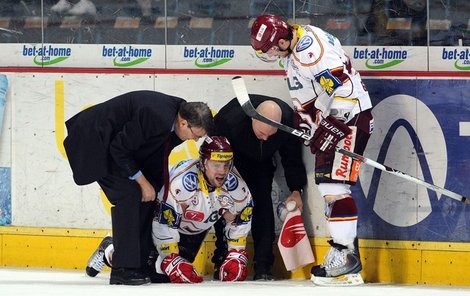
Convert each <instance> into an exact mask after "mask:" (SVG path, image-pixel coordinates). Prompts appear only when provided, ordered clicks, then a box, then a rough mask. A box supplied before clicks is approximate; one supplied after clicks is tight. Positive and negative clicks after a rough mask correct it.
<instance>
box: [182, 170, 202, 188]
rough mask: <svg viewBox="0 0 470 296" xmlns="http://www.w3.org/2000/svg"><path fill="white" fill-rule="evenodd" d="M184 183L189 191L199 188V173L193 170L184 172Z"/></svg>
mask: <svg viewBox="0 0 470 296" xmlns="http://www.w3.org/2000/svg"><path fill="white" fill-rule="evenodd" d="M181 182H182V183H183V187H184V189H186V190H187V191H189V192H191V191H195V190H196V189H197V182H198V181H197V175H196V173H193V172H188V173H186V174H184V176H183V179H182V181H181Z"/></svg>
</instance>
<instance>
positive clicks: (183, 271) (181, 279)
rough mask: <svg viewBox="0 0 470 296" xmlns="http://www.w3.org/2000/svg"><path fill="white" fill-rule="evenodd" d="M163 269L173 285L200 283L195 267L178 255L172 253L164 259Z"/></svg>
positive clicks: (200, 279)
mask: <svg viewBox="0 0 470 296" xmlns="http://www.w3.org/2000/svg"><path fill="white" fill-rule="evenodd" d="M161 269H162V270H163V271H164V272H165V274H166V275H167V276H168V277H169V278H170V280H171V282H172V283H179V284H182V283H189V284H192V283H200V282H202V276H200V275H199V274H198V273H197V271H196V269H195V268H194V266H193V265H192V264H191V263H190V262H189V261H188V260H186V259H184V258H183V257H181V256H180V255H178V254H176V253H171V254H170V255H168V256H166V257H165V258H164V259H163V262H162V265H161Z"/></svg>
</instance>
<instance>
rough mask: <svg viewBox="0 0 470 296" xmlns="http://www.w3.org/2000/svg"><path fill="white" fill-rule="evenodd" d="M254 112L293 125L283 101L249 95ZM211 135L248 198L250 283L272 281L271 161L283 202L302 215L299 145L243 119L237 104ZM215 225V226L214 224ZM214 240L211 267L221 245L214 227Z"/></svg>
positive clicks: (221, 251) (222, 112) (220, 116)
mask: <svg viewBox="0 0 470 296" xmlns="http://www.w3.org/2000/svg"><path fill="white" fill-rule="evenodd" d="M250 100H251V103H252V104H253V106H254V107H255V108H256V109H257V111H258V112H259V113H260V114H262V115H264V116H265V117H268V118H269V119H272V120H275V121H278V122H279V121H280V122H282V123H283V124H285V125H288V126H292V125H293V118H294V117H293V116H294V113H293V110H292V108H291V107H290V106H289V105H288V104H287V103H286V102H284V101H282V100H280V99H277V98H272V97H267V96H261V95H250ZM214 123H215V126H216V133H217V134H218V135H221V136H225V137H226V138H227V139H228V140H229V141H230V144H231V146H232V148H233V151H234V155H235V156H234V166H235V167H236V168H237V170H238V171H239V172H240V174H241V176H242V178H243V179H244V180H245V181H246V183H247V185H248V188H249V189H250V191H251V194H252V196H253V203H254V208H253V220H252V226H251V234H252V237H253V245H254V251H255V254H254V271H255V276H254V280H273V279H274V277H273V274H272V271H271V269H272V264H273V262H274V254H273V243H274V239H275V233H274V212H273V205H272V198H271V191H272V183H273V178H274V171H275V170H276V167H275V166H274V161H273V157H274V154H275V153H276V152H279V155H280V157H281V163H282V166H283V168H284V173H285V178H286V183H287V186H288V187H289V190H290V191H291V194H290V195H289V196H288V197H287V199H286V201H289V200H294V201H295V202H296V204H297V206H298V207H299V209H300V210H302V199H301V194H302V192H303V187H304V186H305V185H306V183H307V174H306V170H305V166H304V164H303V162H302V143H301V142H300V141H299V140H298V138H296V137H295V136H293V135H290V134H288V133H284V132H277V128H275V127H272V126H270V125H267V124H265V123H263V122H261V121H258V120H254V119H252V118H250V117H249V116H248V115H246V114H245V112H244V111H243V109H242V107H241V106H240V104H239V103H238V101H237V99H233V100H231V101H230V102H229V103H228V104H226V105H225V106H224V107H222V108H221V109H220V111H219V112H218V113H217V114H216V115H215V117H214ZM220 223H221V222H219V224H220ZM216 234H217V237H218V240H217V242H216V247H217V250H216V252H215V254H214V257H213V261H214V263H215V266H216V268H217V266H220V262H219V261H220V259H221V258H225V255H224V253H225V250H224V244H223V243H222V241H221V240H220V225H217V226H216Z"/></svg>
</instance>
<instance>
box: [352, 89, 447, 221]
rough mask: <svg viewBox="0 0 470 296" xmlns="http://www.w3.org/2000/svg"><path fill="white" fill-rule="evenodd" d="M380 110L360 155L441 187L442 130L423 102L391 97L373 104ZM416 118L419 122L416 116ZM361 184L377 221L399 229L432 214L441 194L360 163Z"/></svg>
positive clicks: (444, 158) (444, 168)
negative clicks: (434, 202)
mask: <svg viewBox="0 0 470 296" xmlns="http://www.w3.org/2000/svg"><path fill="white" fill-rule="evenodd" d="M374 114H380V116H378V117H377V120H375V121H374V132H373V133H372V135H371V138H370V140H369V142H368V144H367V150H366V152H365V153H364V154H365V155H367V157H368V158H370V159H373V160H377V162H379V163H384V164H387V165H388V166H390V167H392V168H395V169H397V170H400V171H403V172H405V173H407V174H409V175H412V176H414V177H417V178H419V179H421V180H424V181H427V182H428V183H432V184H435V185H437V186H440V187H444V184H445V181H446V175H447V148H446V143H445V138H444V134H443V132H442V128H441V126H440V124H439V122H438V120H437V119H436V117H435V116H434V114H433V112H432V111H431V110H430V109H429V108H428V106H426V105H425V104H424V103H423V102H421V101H420V100H418V99H417V98H415V97H412V96H409V95H404V94H400V95H394V96H390V97H388V98H386V99H384V100H382V101H381V102H380V103H379V104H377V105H376V106H375V107H374ZM417 119H418V120H417ZM360 180H361V182H360V184H361V187H362V191H363V192H364V195H365V197H366V198H367V200H368V203H369V202H371V203H372V204H373V209H371V210H373V211H374V212H375V213H376V214H377V215H378V216H379V217H380V218H381V219H383V220H384V221H386V222H387V223H390V224H392V225H394V226H398V227H408V226H412V225H415V224H418V223H419V222H421V221H422V220H424V219H425V218H426V217H428V216H429V215H430V214H431V212H432V204H431V203H432V201H434V200H435V199H436V197H437V199H440V197H441V196H440V195H439V194H436V193H435V192H433V191H428V190H427V189H426V188H425V187H422V186H419V185H417V184H415V183H413V182H410V181H407V180H405V179H402V178H399V177H397V176H393V175H390V174H387V173H385V172H381V171H379V170H376V169H374V168H372V167H370V166H367V165H364V166H362V169H361V172H360Z"/></svg>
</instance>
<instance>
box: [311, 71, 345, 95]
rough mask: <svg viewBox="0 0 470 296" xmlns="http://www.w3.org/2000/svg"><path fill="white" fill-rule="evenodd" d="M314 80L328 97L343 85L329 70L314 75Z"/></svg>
mask: <svg viewBox="0 0 470 296" xmlns="http://www.w3.org/2000/svg"><path fill="white" fill-rule="evenodd" d="M315 80H316V81H317V82H318V83H320V85H321V87H322V88H323V89H324V90H325V91H326V93H327V94H328V95H330V96H331V95H332V94H333V92H334V91H335V89H336V88H338V87H339V86H341V85H343V83H342V82H341V81H340V80H339V79H338V78H336V77H335V76H334V75H333V74H331V72H330V70H328V69H326V70H323V71H321V72H320V73H318V74H317V75H315Z"/></svg>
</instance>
